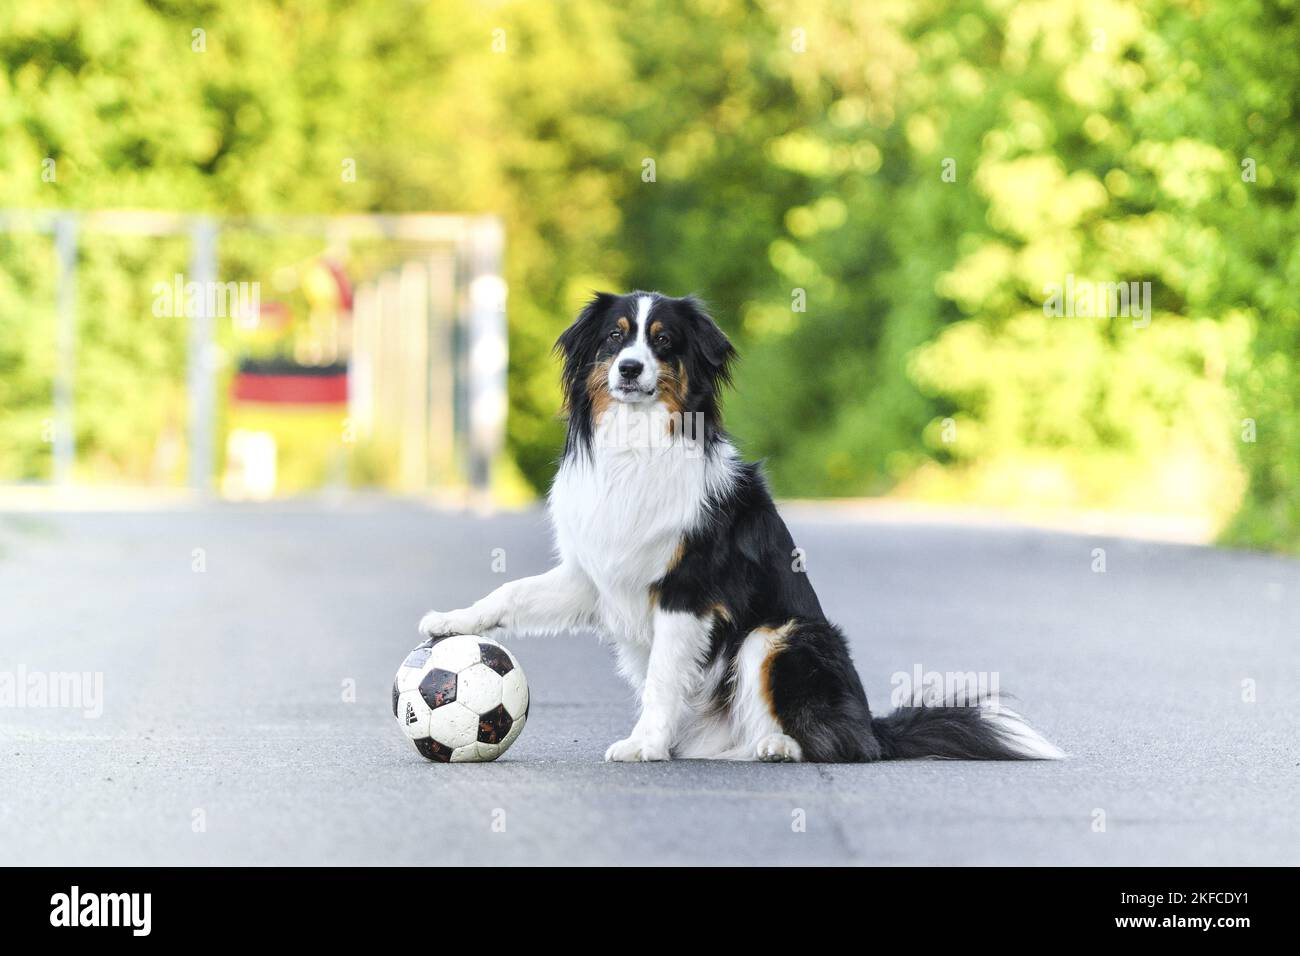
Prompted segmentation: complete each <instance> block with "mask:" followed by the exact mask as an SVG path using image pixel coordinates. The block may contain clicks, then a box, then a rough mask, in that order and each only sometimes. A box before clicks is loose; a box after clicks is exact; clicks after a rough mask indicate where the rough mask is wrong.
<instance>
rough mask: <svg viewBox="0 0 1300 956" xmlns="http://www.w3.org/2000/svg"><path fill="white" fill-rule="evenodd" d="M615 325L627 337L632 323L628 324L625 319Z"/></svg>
mask: <svg viewBox="0 0 1300 956" xmlns="http://www.w3.org/2000/svg"><path fill="white" fill-rule="evenodd" d="M616 324H617V325H618V327H619V329H621V330H622V332H623V334H624V335H627V334H628V333H629V332H631V331H632V323H631V322H629V321H628V320H627V319H619V320H618V322H617V323H616Z"/></svg>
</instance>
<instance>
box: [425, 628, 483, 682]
mask: <svg viewBox="0 0 1300 956" xmlns="http://www.w3.org/2000/svg"><path fill="white" fill-rule="evenodd" d="M482 656H483V655H482V652H481V651H479V649H478V638H477V637H465V636H457V637H442V638H439V639H438V640H436V641H434V642H433V647H432V648H431V649H430V651H429V659H428V660H427V661H426V662H425V667H426V668H427V667H441V668H442V669H443V670H445V671H451V672H452V673H453V674H457V673H459V672H460V671H463V670H464V669H465V668H466V667H469V665H471V664H477V663H478V662H479V661H480V660H481V659H482Z"/></svg>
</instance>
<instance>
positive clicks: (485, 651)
mask: <svg viewBox="0 0 1300 956" xmlns="http://www.w3.org/2000/svg"><path fill="white" fill-rule="evenodd" d="M478 650H479V656H480V657H481V658H482V661H483V663H484V664H486V665H487V666H488V667H490V668H492V670H494V671H496V672H497V673H498V674H500V675H501V676H502V677H505V676H506V675H507V674H509V673H510V672H511V671H512V670H514V669H515V662H514V661H513V660H511V658H510V653H509V652H508V651H507V650H506V649H505V648H504V647H502V646H501V645H500V644H490V643H487V642H482V643H480V644H479V646H478Z"/></svg>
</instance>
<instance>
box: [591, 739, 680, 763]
mask: <svg viewBox="0 0 1300 956" xmlns="http://www.w3.org/2000/svg"><path fill="white" fill-rule="evenodd" d="M668 759H669V754H668V744H667V742H666V741H659V740H654V739H652V738H650V737H637V736H636V735H633V736H631V737H628V738H627V739H626V740H620V741H618V743H614V744H610V745H609V749H608V750H606V751H605V760H606V761H614V762H617V763H637V762H640V761H648V760H668Z"/></svg>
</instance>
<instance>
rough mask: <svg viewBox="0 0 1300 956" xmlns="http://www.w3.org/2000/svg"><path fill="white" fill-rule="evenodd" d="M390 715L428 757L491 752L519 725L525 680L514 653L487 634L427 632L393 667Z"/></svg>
mask: <svg viewBox="0 0 1300 956" xmlns="http://www.w3.org/2000/svg"><path fill="white" fill-rule="evenodd" d="M393 716H394V717H396V718H397V723H398V725H399V726H400V727H401V728H402V731H403V732H404V733H405V734H406V736H407V737H409V738H411V740H412V741H414V743H415V749H416V750H418V751H419V752H420V753H421V754H423V755H424V756H425V757H428V758H429V759H430V760H435V761H437V762H438V763H449V762H450V763H461V762H471V761H483V760H496V759H497V757H499V756H501V755H502V754H503V753H505V752H506V751H507V750H509V749H510V745H511V744H513V743H514V742H515V740H517V739H518V737H519V735H520V734H521V733H523V730H524V724H525V722H527V720H528V681H527V680H525V678H524V672H523V669H522V668H521V667H520V666H519V661H517V660H515V655H513V654H511V653H510V652H509V651H508V650H506V649H505V648H504V647H502V646H501V645H500V644H498V643H497V642H496V641H494V640H491V639H490V638H486V637H475V636H473V635H459V636H456V637H439V638H431V639H430V640H427V641H425V642H424V643H423V644H420V645H419V646H418V647H416V648H415V649H414V650H413V651H411V653H410V654H408V655H407V656H406V660H404V661H402V666H401V667H399V668H398V669H397V677H396V678H395V679H394V680H393Z"/></svg>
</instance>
